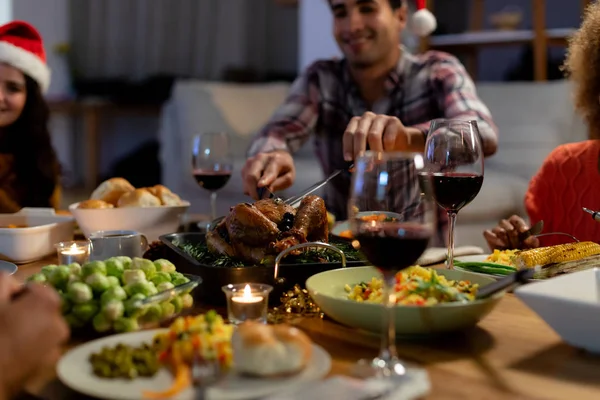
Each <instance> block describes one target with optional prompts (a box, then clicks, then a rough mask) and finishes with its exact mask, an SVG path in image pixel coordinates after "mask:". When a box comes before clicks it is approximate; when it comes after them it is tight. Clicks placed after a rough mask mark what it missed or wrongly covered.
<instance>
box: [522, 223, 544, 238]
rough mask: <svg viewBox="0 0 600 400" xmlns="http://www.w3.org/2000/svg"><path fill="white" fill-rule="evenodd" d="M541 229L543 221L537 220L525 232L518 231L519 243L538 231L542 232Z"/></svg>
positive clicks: (538, 232)
mask: <svg viewBox="0 0 600 400" xmlns="http://www.w3.org/2000/svg"><path fill="white" fill-rule="evenodd" d="M543 229H544V221H543V220H542V221H538V222H537V223H536V224H535V225H533V226H532V227H531V228H529V229H528V230H526V231H525V232H521V233H519V243H520V242H523V241H525V240H527V239H528V238H530V237H531V236H536V235H539V234H540V233H542V230H543Z"/></svg>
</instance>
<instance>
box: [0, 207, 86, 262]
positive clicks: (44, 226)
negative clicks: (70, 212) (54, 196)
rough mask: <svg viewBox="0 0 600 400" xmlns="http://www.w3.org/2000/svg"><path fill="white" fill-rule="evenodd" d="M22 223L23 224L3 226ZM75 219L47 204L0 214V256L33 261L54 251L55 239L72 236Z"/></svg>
mask: <svg viewBox="0 0 600 400" xmlns="http://www.w3.org/2000/svg"><path fill="white" fill-rule="evenodd" d="M8 225H26V226H27V227H26V228H5V227H6V226H8ZM74 229H75V219H74V218H73V217H71V216H63V215H56V213H55V212H54V209H51V208H23V209H21V210H20V211H19V212H17V213H14V214H0V259H2V260H7V261H11V262H13V263H16V264H25V263H28V262H32V261H36V260H39V259H41V258H44V257H46V256H48V255H50V254H53V253H55V252H56V249H55V248H54V245H55V244H56V243H58V242H64V241H69V240H73V232H74Z"/></svg>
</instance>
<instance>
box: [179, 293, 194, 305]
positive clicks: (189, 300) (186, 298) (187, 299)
mask: <svg viewBox="0 0 600 400" xmlns="http://www.w3.org/2000/svg"><path fill="white" fill-rule="evenodd" d="M181 301H182V302H183V308H191V307H192V306H193V305H194V298H193V297H192V295H191V294H189V293H188V294H184V295H183V296H181Z"/></svg>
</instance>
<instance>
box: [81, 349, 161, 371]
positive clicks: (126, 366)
mask: <svg viewBox="0 0 600 400" xmlns="http://www.w3.org/2000/svg"><path fill="white" fill-rule="evenodd" d="M89 361H90V363H91V364H92V370H93V371H94V375H96V376H98V377H100V378H107V379H111V378H112V379H115V378H123V379H129V380H131V379H135V378H137V377H138V376H146V377H150V376H153V375H154V374H156V372H157V371H158V369H159V368H160V365H159V363H158V359H157V356H156V353H155V351H154V349H153V348H152V347H151V346H148V345H147V344H144V345H142V346H140V347H131V346H128V345H124V344H118V345H117V346H115V347H114V348H109V347H104V348H103V349H102V350H100V352H98V353H93V354H91V355H90V357H89Z"/></svg>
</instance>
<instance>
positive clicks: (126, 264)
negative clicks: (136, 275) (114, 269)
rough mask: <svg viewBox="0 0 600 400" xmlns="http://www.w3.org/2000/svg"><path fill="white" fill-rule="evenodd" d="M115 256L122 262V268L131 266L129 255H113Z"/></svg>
mask: <svg viewBox="0 0 600 400" xmlns="http://www.w3.org/2000/svg"><path fill="white" fill-rule="evenodd" d="M113 258H116V259H117V260H119V261H121V263H122V264H123V268H125V269H129V268H131V263H132V260H131V257H127V256H118V257H113Z"/></svg>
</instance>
